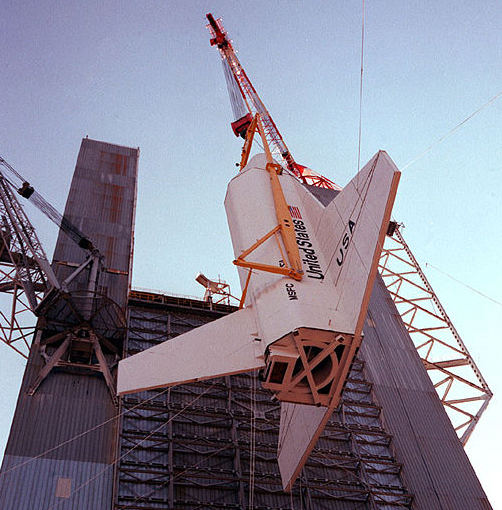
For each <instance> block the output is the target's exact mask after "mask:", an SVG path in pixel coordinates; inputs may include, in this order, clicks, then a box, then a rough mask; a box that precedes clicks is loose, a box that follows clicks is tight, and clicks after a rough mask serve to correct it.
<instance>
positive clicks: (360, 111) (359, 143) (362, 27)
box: [356, 0, 365, 188]
mask: <svg viewBox="0 0 502 510" xmlns="http://www.w3.org/2000/svg"><path fill="white" fill-rule="evenodd" d="M364 1H365V0H362V14H361V76H360V81H359V141H358V149H357V172H358V173H359V170H360V169H361V133H362V114H363V69H364V66H363V64H364V10H365V9H364V7H365V4H364ZM357 187H358V186H356V188H357Z"/></svg>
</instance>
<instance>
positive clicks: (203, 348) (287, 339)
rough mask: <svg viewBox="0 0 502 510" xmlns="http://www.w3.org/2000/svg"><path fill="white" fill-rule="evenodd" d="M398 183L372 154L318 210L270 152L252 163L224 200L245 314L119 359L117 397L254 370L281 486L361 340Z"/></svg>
mask: <svg viewBox="0 0 502 510" xmlns="http://www.w3.org/2000/svg"><path fill="white" fill-rule="evenodd" d="M399 177H400V172H399V171H398V170H397V168H396V166H395V165H394V163H393V162H392V160H391V159H390V158H389V156H388V155H387V154H386V153H385V152H383V151H380V152H378V153H377V154H376V155H375V156H373V158H372V159H371V160H370V161H369V162H368V164H367V165H366V166H365V167H364V168H363V169H362V170H361V171H360V172H359V173H357V175H356V176H355V177H354V178H353V179H352V180H351V181H350V182H349V183H348V184H347V185H346V186H345V188H343V189H342V190H341V191H340V192H338V194H337V195H336V197H335V198H334V199H333V200H332V201H331V202H330V203H329V205H327V206H326V207H325V206H323V205H322V204H321V202H319V200H318V199H317V198H316V197H315V196H314V195H313V194H312V193H311V191H310V190H309V189H308V188H307V187H306V186H304V185H303V184H301V183H300V182H299V181H298V180H297V179H296V178H295V177H294V176H292V175H290V174H288V173H286V172H283V171H282V169H281V168H280V167H279V165H277V164H274V163H273V162H271V160H270V156H265V155H264V154H258V155H256V156H254V157H253V158H252V159H251V160H250V161H249V163H248V164H247V165H246V166H245V168H244V169H243V170H242V171H241V172H239V173H238V174H237V176H235V177H234V178H233V179H232V180H231V181H230V183H229V185H228V189H227V195H226V198H225V208H226V212H227V218H228V224H229V227H230V233H231V237H232V243H233V247H234V252H235V256H236V260H235V263H236V264H237V265H238V268H239V276H240V280H241V286H242V288H243V293H244V294H245V303H244V305H245V306H244V307H243V308H241V309H240V310H239V311H237V312H235V313H232V314H230V315H228V316H225V317H223V318H221V319H218V320H216V321H214V322H211V323H209V324H206V325H204V326H201V327H199V328H196V329H194V330H192V331H189V332H188V333H185V334H183V335H180V336H178V337H176V338H173V339H172V340H168V341H166V342H164V343H162V344H160V345H157V346H155V347H152V348H150V349H148V350H146V351H143V352H141V353H138V354H135V355H134V356H131V357H129V358H126V359H124V360H122V361H121V362H120V363H119V370H118V385H117V386H118V393H119V394H124V393H131V392H136V391H141V390H146V389H153V388H159V387H165V386H170V385H174V384H178V383H183V382H189V381H199V380H203V379H209V378H213V377H219V376H223V375H229V374H236V373H239V372H247V371H251V370H260V374H261V379H262V385H263V387H264V388H268V389H269V390H270V391H271V392H272V393H273V395H274V396H275V397H276V398H277V399H278V400H279V401H281V406H282V407H281V431H280V437H279V450H278V461H279V467H280V471H281V476H282V481H283V486H284V488H285V490H290V489H291V486H292V484H293V482H294V480H295V479H296V477H297V476H298V474H299V473H300V471H301V469H302V467H303V465H304V464H305V462H306V460H307V458H308V455H309V454H310V451H311V450H312V448H313V447H314V445H315V442H316V441H317V438H318V437H319V435H320V434H321V432H322V430H323V428H324V426H325V425H326V422H327V421H328V419H329V416H330V415H331V412H332V411H333V409H334V408H335V407H336V406H337V405H338V403H339V400H340V395H341V392H342V389H343V386H344V384H345V381H346V378H347V374H348V372H349V370H350V366H351V364H352V361H353V359H354V357H355V355H356V353H357V350H358V347H359V345H360V343H361V335H362V329H363V323H364V320H365V317H366V312H367V307H368V302H369V298H370V294H371V290H372V287H373V281H374V278H375V275H376V271H377V266H378V260H379V257H380V252H381V249H382V246H383V242H384V237H385V233H386V231H387V227H388V224H389V220H390V214H391V210H392V206H393V203H394V197H395V194H396V190H397V185H398V182H399Z"/></svg>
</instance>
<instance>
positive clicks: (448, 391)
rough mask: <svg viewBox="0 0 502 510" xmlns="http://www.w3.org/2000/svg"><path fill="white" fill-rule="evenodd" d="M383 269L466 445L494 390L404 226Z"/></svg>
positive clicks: (386, 252)
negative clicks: (405, 234) (411, 245)
mask: <svg viewBox="0 0 502 510" xmlns="http://www.w3.org/2000/svg"><path fill="white" fill-rule="evenodd" d="M379 269H380V274H381V276H382V278H383V279H384V282H385V284H386V286H387V289H388V291H389V292H390V294H391V296H392V298H393V300H394V303H395V304H396V307H397V309H398V311H399V313H400V314H401V318H402V320H403V322H404V324H405V326H406V328H407V330H408V332H409V334H410V336H411V338H412V340H413V342H414V344H415V347H416V348H417V351H418V353H419V355H420V357H421V359H422V361H423V363H424V366H425V368H426V369H427V371H428V374H429V376H430V378H431V379H432V382H433V383H434V387H435V388H436V391H437V393H438V395H439V397H440V399H441V402H442V403H443V405H444V407H445V409H446V412H447V414H448V416H449V417H450V420H451V422H452V425H453V427H454V428H455V430H456V431H457V434H458V437H459V438H460V441H461V442H462V444H463V445H465V444H466V442H467V440H468V439H469V437H470V435H471V434H472V431H473V430H474V427H475V426H476V424H477V423H478V421H479V419H480V417H481V415H482V414H483V412H484V410H485V409H486V407H487V406H488V403H489V402H490V399H491V397H492V392H491V391H490V388H489V387H488V384H487V383H486V381H485V380H484V378H483V376H482V375H481V372H480V371H479V369H478V367H477V366H476V363H475V362H474V360H473V359H472V356H471V355H470V354H469V351H468V350H467V348H466V346H465V344H464V342H463V341H462V339H461V337H460V335H459V334H458V332H457V330H456V329H455V327H454V325H453V324H452V322H451V320H450V318H449V317H448V315H447V314H446V312H445V310H444V308H443V306H442V305H441V303H440V301H439V299H438V298H437V296H436V294H435V292H434V290H433V289H432V287H431V285H430V283H429V281H428V280H427V278H426V277H425V274H424V273H423V271H422V269H421V268H420V266H419V264H418V262H417V260H416V259H415V257H414V256H413V254H412V253H411V250H410V249H409V247H408V245H407V244H406V242H405V240H404V239H403V236H402V234H401V232H400V230H399V227H397V228H396V230H395V232H394V234H393V235H392V236H387V237H386V242H385V246H384V249H383V250H382V255H381V258H380V267H379Z"/></svg>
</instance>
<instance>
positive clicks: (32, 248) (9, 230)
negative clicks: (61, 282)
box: [0, 173, 55, 358]
mask: <svg viewBox="0 0 502 510" xmlns="http://www.w3.org/2000/svg"><path fill="white" fill-rule="evenodd" d="M50 279H52V282H51V281H50ZM54 283H55V277H53V276H52V270H51V268H50V266H49V262H48V261H47V257H46V255H45V253H44V250H43V248H42V245H41V244H40V241H39V240H38V238H37V235H36V232H35V229H34V228H33V226H32V225H31V223H30V221H29V219H28V217H27V216H26V214H25V212H24V210H23V208H22V207H21V204H20V203H19V202H18V200H17V198H16V197H15V195H14V194H13V193H12V190H11V188H10V186H9V184H8V183H7V182H6V180H5V179H4V177H3V175H2V174H1V173H0V293H1V294H2V296H1V297H0V299H1V303H2V306H1V307H0V340H1V341H2V342H4V343H5V344H7V345H8V346H9V347H11V348H12V349H14V350H15V351H16V352H18V353H19V354H21V355H22V356H24V357H25V358H27V357H28V352H29V348H30V344H31V340H32V337H33V332H34V322H35V321H34V316H33V311H34V310H35V309H36V307H37V305H38V304H39V303H40V300H41V299H42V295H43V293H44V292H46V291H48V290H49V289H50V288H51V286H52V285H53V284H54ZM7 302H8V304H7Z"/></svg>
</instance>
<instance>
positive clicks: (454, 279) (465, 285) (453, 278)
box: [425, 262, 502, 306]
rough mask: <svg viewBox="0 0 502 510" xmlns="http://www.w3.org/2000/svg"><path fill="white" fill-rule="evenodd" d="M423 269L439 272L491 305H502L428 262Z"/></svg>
mask: <svg viewBox="0 0 502 510" xmlns="http://www.w3.org/2000/svg"><path fill="white" fill-rule="evenodd" d="M425 267H432V269H435V270H436V271H439V272H440V273H441V274H443V275H445V276H447V277H448V278H450V279H451V280H453V281H455V282H457V283H459V284H460V285H463V286H464V287H467V288H468V289H469V290H472V291H473V292H475V293H476V294H479V295H480V296H481V297H484V298H485V299H488V300H489V301H491V302H492V303H495V304H496V305H499V306H502V303H501V302H500V301H497V300H496V299H493V298H492V297H490V296H487V295H486V294H483V293H482V292H480V291H479V290H477V289H475V288H474V287H471V286H470V285H467V283H464V282H463V281H462V280H459V279H457V278H455V277H454V276H451V275H450V274H448V273H445V272H444V271H442V270H441V269H439V267H436V266H433V265H432V264H430V263H428V262H426V263H425Z"/></svg>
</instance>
